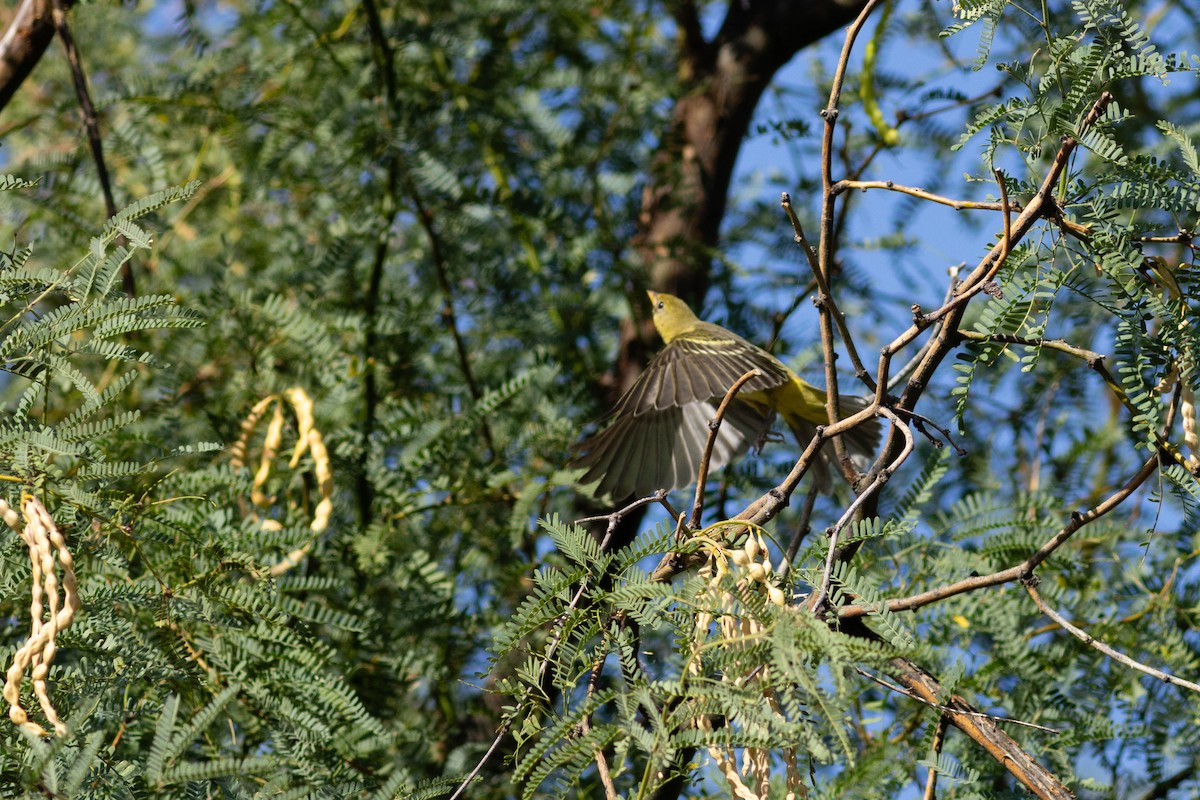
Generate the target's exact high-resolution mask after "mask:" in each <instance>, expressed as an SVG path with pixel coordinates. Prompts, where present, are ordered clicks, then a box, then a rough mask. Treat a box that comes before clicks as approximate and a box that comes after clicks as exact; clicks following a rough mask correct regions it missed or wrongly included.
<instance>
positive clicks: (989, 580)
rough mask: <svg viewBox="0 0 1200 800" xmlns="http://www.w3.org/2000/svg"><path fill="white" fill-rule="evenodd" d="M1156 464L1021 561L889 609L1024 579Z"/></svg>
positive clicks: (842, 614) (856, 613)
mask: <svg viewBox="0 0 1200 800" xmlns="http://www.w3.org/2000/svg"><path fill="white" fill-rule="evenodd" d="M1157 468H1158V456H1157V455H1153V456H1151V457H1150V458H1149V459H1147V461H1146V463H1145V464H1143V465H1142V468H1141V469H1139V470H1138V471H1137V473H1136V474H1135V475H1134V476H1133V477H1132V478H1130V479H1129V480H1128V481H1127V482H1126V483H1125V484H1124V485H1123V486H1122V487H1121V488H1120V489H1118V490H1117V491H1116V492H1114V493H1113V494H1111V495H1109V497H1107V498H1106V499H1105V500H1104V501H1103V502H1100V503H1098V504H1096V506H1095V507H1093V508H1091V509H1089V510H1088V511H1085V512H1083V513H1079V512H1078V511H1076V512H1073V513H1072V514H1071V519H1070V521H1069V522H1068V523H1067V524H1066V525H1064V526H1063V527H1062V528H1061V529H1060V530H1059V531H1058V532H1057V533H1056V534H1054V536H1052V537H1050V539H1048V540H1047V541H1046V542H1045V543H1044V544H1043V545H1042V546H1041V547H1039V548H1038V549H1037V550H1036V551H1034V553H1033V554H1032V555H1030V556H1029V557H1028V558H1027V559H1025V560H1024V561H1022V562H1021V563H1020V564H1017V565H1016V566H1014V567H1009V568H1008V569H1004V570H1000V571H999V572H993V573H991V574H989V575H973V576H971V577H970V578H964V579H963V580H961V581H956V582H954V583H951V584H947V585H946V586H939V587H937V588H936V589H930V590H929V591H927V592H921V593H920V594H914V595H911V596H909V597H902V598H899V599H896V600H889V601H887V609H888V611H911V610H913V609H917V608H921V607H922V606H927V605H929V604H930V603H936V602H938V601H939V600H945V599H947V598H950V597H954V596H955V595H960V594H965V593H967V592H973V591H975V590H977V589H984V588H987V587H989V586H999V585H1001V584H1004V583H1010V582H1012V581H1016V580H1021V579H1022V578H1024V577H1025V576H1027V575H1029V574H1031V573H1032V572H1033V570H1034V569H1036V568H1037V567H1038V565H1040V564H1041V563H1042V562H1043V561H1045V560H1046V559H1047V558H1049V557H1050V556H1051V554H1053V553H1054V551H1055V550H1057V549H1058V548H1059V547H1061V546H1062V545H1063V544H1064V543H1065V542H1066V541H1067V540H1068V539H1070V538H1071V536H1072V535H1073V534H1074V533H1075V532H1076V531H1078V530H1079V529H1080V528H1082V527H1083V526H1084V525H1087V524H1088V523H1090V522H1094V521H1096V520H1097V519H1099V518H1100V517H1103V516H1104V515H1105V514H1107V513H1109V512H1110V511H1112V510H1113V509H1114V508H1116V507H1117V506H1119V505H1120V504H1121V503H1122V502H1124V501H1125V500H1126V499H1127V498H1128V497H1129V496H1130V495H1132V494H1133V493H1134V492H1135V491H1137V489H1138V487H1140V486H1141V485H1142V484H1143V483H1145V481H1146V479H1147V478H1149V477H1150V476H1151V475H1152V474H1154V471H1155V470H1156V469H1157ZM872 611H873V609H872V608H870V607H869V606H843V607H842V608H839V609H838V617H839V618H841V619H850V618H853V617H863V616H866V615H868V614H871V613H872Z"/></svg>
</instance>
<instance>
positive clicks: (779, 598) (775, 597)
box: [767, 586, 787, 606]
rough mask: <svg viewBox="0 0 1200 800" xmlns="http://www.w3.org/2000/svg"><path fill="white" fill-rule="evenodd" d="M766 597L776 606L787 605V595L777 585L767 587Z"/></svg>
mask: <svg viewBox="0 0 1200 800" xmlns="http://www.w3.org/2000/svg"><path fill="white" fill-rule="evenodd" d="M767 598H768V599H769V600H770V601H771V602H772V603H774V604H775V605H777V606H785V605H787V595H785V594H784V593H783V589H780V588H779V587H778V586H768V587H767Z"/></svg>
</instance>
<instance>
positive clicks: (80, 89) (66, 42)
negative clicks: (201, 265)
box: [51, 0, 137, 297]
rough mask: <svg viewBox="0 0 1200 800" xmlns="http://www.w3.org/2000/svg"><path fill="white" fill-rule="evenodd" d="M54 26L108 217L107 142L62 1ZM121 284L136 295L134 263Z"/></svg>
mask: <svg viewBox="0 0 1200 800" xmlns="http://www.w3.org/2000/svg"><path fill="white" fill-rule="evenodd" d="M51 17H52V18H53V19H54V28H55V30H56V31H57V32H58V38H59V41H61V42H62V45H63V50H64V51H65V52H66V55H67V63H68V64H70V66H71V82H72V83H73V84H74V85H75V98H76V100H78V101H79V113H80V115H81V116H82V117H83V127H84V129H85V130H86V131H87V139H88V147H89V148H90V149H91V151H92V160H93V161H94V162H96V176H97V177H98V178H99V179H100V192H101V193H102V194H103V195H104V212H105V218H106V219H112V218H113V217H115V216H116V215H117V202H116V200H115V199H114V197H113V190H112V180H111V178H110V177H109V175H108V165H107V164H105V162H104V141H103V140H102V139H101V138H100V116H99V115H98V114H97V113H96V106H95V104H94V103H92V94H91V91H90V90H89V89H88V82H87V74H86V73H84V71H83V58H82V57H81V56H80V55H79V48H78V47H76V45H75V37H73V36H72V35H71V26H70V25H69V24H68V23H67V9H66V6H65V5H64V3H63V2H62V0H54V7H53V10H52V12H51ZM117 241H118V243H119V244H120V245H123V244H124V243H125V239H124V237H123V236H122V237H118V240H117ZM121 285H122V288H124V289H125V294H126V295H127V296H129V297H135V296H136V295H137V284H136V281H135V280H134V277H133V264H132V262H130V261H129V260H126V261H125V263H124V264H122V265H121Z"/></svg>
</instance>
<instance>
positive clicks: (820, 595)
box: [808, 406, 914, 613]
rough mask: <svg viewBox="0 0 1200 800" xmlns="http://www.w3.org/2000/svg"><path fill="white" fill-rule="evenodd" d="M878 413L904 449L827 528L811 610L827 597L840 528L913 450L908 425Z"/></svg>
mask: <svg viewBox="0 0 1200 800" xmlns="http://www.w3.org/2000/svg"><path fill="white" fill-rule="evenodd" d="M879 414H880V415H881V416H884V417H887V418H888V419H889V420H891V422H892V428H893V429H895V428H899V429H900V433H901V435H902V436H903V437H904V449H903V450H901V451H900V454H899V455H898V456H896V458H895V460H894V461H892V463H890V464H888V465H887V466H886V467H884V468H883V469H881V470H879V472H878V474H876V476H875V480H873V481H871V483H870V485H869V486H867V488H866V489H864V490H863V491H862V493H861V494H859V495H858V496H857V497H855V498H854V502H852V503H851V504H850V505H849V506H847V507H846V510H845V512H843V513H842V516H841V518H840V519H839V520H838V521H837V524H836V525H834V526H833V527H832V528H830V529H829V551H828V552H827V553H826V555H825V571H824V573H823V574H822V575H821V588H820V589H819V590H818V591H817V593H816V594H815V595H813V597H812V599H811V600H809V601H808V607H809V609H810V610H812V611H813V612H818V613H819V612H820V610H821V607H822V605H824V603H825V599H826V598H827V597H829V586H830V584H831V583H832V581H833V561H834V558H835V557H836V556H837V545H838V534H840V533H841V531H842V529H843V528H845V527H846V525H848V524H849V523H850V520H851V519H853V518H854V513H855V512H856V511H858V509H859V508H860V507H861V506H862V505H863V503H865V502H866V501H867V499H868V498H870V497H871V496H872V495H873V494H874V493H875V492H877V491H879V489H881V488H882V487H883V485H884V484H885V483H887V482H888V479H890V478H891V477H892V475H893V474H894V473H895V472H896V470H898V469H900V465H901V464H903V463H904V462H905V461H906V460H908V456H909V455H910V454H911V453H912V451H913V446H914V442H913V435H912V431H910V430H909V429H908V426H907V425H905V424H904V423H903V422H901V421H900V418H899V417H897V416H896V415H895V414H893V413H892V412H891V411H890V410H889V409H887V408H883V407H882V406H881V407H880V408H879Z"/></svg>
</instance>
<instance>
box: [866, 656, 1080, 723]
mask: <svg viewBox="0 0 1200 800" xmlns="http://www.w3.org/2000/svg"><path fill="white" fill-rule="evenodd" d="M854 671H855V672H857V673H858V674H859V675H862V676H863V677H864V678H866V679H867V680H870V681H874V682H875V683H878V684H879V685H880V686H882V687H883V688H885V689H891V690H892V691H893V692H898V693H899V694H902V695H904V696H905V697H909V698H912V699H913V700H916V701H917V702H918V703H921V704H922V705H926V706H929V707H930V708H936V709H937V710H938V711H944V712H946V713H949V714H960V715H962V716H966V717H975V718H976V719H990V720H991V721H992V722H1001V723H1004V724H1005V725H1020V726H1021V727H1023V728H1033V729H1034V730H1039V731H1045V732H1046V733H1054V734H1059V733H1062V731H1059V730H1055V729H1054V728H1047V727H1046V726H1045V725H1038V724H1036V723H1033V722H1025V721H1024V720H1020V719H1011V718H1008V717H997V716H995V715H994V714H985V713H983V712H982V711H964V710H961V709H957V708H951V707H950V706H944V705H941V704H940V703H933V702H930V701H929V700H926V699H925V698H923V697H920V696H918V695H915V694H913V693H912V692H910V691H908V690H907V689H905V688H904V687H903V686H897V685H896V684H894V683H890V682H888V681H885V680H884V679H883V678H880V677H878V676H876V675H872V674H871V673H869V672H867V671H866V670H865V669H863V668H862V667H855V668H854Z"/></svg>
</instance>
